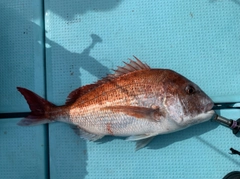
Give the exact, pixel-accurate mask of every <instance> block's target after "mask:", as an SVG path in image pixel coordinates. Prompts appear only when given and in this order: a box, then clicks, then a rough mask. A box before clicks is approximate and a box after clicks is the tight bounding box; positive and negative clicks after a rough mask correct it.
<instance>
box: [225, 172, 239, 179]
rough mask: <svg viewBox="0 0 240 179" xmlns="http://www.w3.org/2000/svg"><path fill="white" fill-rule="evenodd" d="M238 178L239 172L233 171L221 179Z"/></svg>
mask: <svg viewBox="0 0 240 179" xmlns="http://www.w3.org/2000/svg"><path fill="white" fill-rule="evenodd" d="M239 178H240V172H239V171H233V172H230V173H228V174H227V175H226V176H225V177H223V179H239Z"/></svg>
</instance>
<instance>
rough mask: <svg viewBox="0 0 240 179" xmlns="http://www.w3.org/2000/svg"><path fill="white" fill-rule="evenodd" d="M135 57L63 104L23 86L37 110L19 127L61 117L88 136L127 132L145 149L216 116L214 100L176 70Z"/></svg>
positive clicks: (122, 134) (132, 139)
mask: <svg viewBox="0 0 240 179" xmlns="http://www.w3.org/2000/svg"><path fill="white" fill-rule="evenodd" d="M135 59H136V60H135V61H133V60H130V62H129V63H128V64H127V63H126V65H125V66H124V67H118V69H117V70H115V73H114V74H111V75H108V76H107V77H105V78H103V79H102V80H99V81H98V82H96V83H94V84H90V85H86V86H83V87H80V88H78V89H76V90H74V91H73V92H71V93H70V94H69V96H68V98H67V101H66V104H65V105H63V106H55V105H54V104H52V103H50V102H48V101H46V100H45V99H43V98H42V97H40V96H38V95H36V94H35V93H33V92H31V91H30V90H27V89H25V88H21V87H18V88H17V89H18V90H19V91H20V93H22V95H23V96H24V97H25V99H26V100H27V102H28V104H29V107H30V109H31V113H30V115H29V116H27V117H26V118H24V119H22V120H21V121H20V122H19V125H22V126H29V125H37V124H44V123H49V122H54V121H60V122H65V123H69V124H72V125H73V126H75V127H74V129H75V131H76V133H77V134H79V135H80V136H81V137H82V138H84V139H88V140H91V141H96V140H98V139H101V138H102V137H104V136H106V135H112V136H126V137H128V138H127V140H130V141H137V146H136V147H137V149H140V148H142V147H144V146H146V145H147V144H148V143H149V142H150V141H151V139H152V138H153V137H154V136H156V135H159V134H167V133H171V132H175V131H178V130H182V129H185V128H187V127H189V126H192V125H194V124H197V123H201V122H204V121H207V120H209V119H211V117H212V116H213V114H214V111H213V110H212V107H213V102H212V100H211V99H210V98H209V97H208V96H207V95H206V94H205V93H204V92H203V91H202V90H201V89H200V88H199V87H198V86H197V85H196V84H194V83H193V82H191V81H190V80H188V79H187V78H185V77H183V76H182V75H180V74H178V73H176V72H174V71H172V70H169V69H151V68H150V67H149V66H148V65H147V64H144V63H142V62H141V61H140V60H139V59H137V58H136V57H135Z"/></svg>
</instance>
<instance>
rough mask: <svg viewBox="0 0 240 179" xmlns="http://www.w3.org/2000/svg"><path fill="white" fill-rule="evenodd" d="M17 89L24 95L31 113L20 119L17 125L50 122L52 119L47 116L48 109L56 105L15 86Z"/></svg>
mask: <svg viewBox="0 0 240 179" xmlns="http://www.w3.org/2000/svg"><path fill="white" fill-rule="evenodd" d="M17 89H18V91H19V92H20V93H21V94H22V95H23V96H24V98H25V99H26V101H27V103H28V105H29V108H30V109H31V113H30V114H29V115H28V116H27V117H26V118H24V119H22V120H21V121H20V122H19V123H18V125H20V126H32V125H40V124H46V123H49V122H52V121H53V120H51V119H48V118H49V114H48V112H49V110H50V109H52V108H53V107H56V106H55V105H54V104H52V103H50V102H49V101H47V100H45V99H43V98H42V97H40V96H38V95H37V94H35V93H33V92H32V91H30V90H28V89H26V88H21V87H17Z"/></svg>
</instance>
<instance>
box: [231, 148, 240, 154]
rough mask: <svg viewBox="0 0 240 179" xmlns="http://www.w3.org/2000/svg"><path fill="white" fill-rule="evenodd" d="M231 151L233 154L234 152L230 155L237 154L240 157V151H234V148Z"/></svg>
mask: <svg viewBox="0 0 240 179" xmlns="http://www.w3.org/2000/svg"><path fill="white" fill-rule="evenodd" d="M230 150H231V152H232V153H230V154H232V155H235V154H237V155H240V152H239V151H237V150H235V149H233V148H230Z"/></svg>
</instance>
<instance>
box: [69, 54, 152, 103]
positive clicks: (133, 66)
mask: <svg viewBox="0 0 240 179" xmlns="http://www.w3.org/2000/svg"><path fill="white" fill-rule="evenodd" d="M133 57H134V58H135V59H136V61H133V60H131V59H129V60H130V62H129V63H126V62H124V63H125V66H124V67H118V69H117V70H114V71H115V73H114V74H109V75H107V76H106V77H105V78H103V79H101V80H98V81H97V82H96V83H94V84H90V85H86V86H83V87H80V88H77V89H75V90H74V91H72V92H71V93H70V94H69V95H68V97H67V100H66V105H70V104H72V103H74V102H75V101H76V100H77V99H78V98H79V97H81V96H83V95H84V94H87V93H88V92H90V91H92V90H93V89H95V88H97V87H98V86H100V85H102V84H104V83H106V82H108V81H111V80H113V79H115V78H118V77H120V76H122V75H125V74H127V73H131V72H134V71H139V70H149V69H150V67H149V66H148V65H147V64H145V63H142V62H141V61H140V60H139V59H138V58H137V57H135V56H133Z"/></svg>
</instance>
